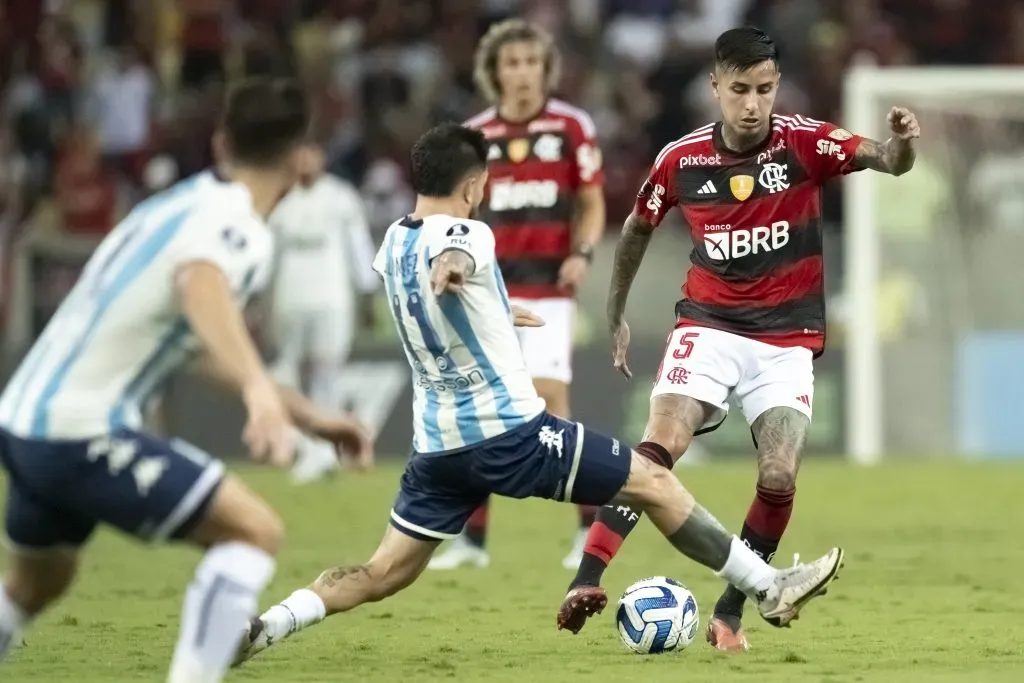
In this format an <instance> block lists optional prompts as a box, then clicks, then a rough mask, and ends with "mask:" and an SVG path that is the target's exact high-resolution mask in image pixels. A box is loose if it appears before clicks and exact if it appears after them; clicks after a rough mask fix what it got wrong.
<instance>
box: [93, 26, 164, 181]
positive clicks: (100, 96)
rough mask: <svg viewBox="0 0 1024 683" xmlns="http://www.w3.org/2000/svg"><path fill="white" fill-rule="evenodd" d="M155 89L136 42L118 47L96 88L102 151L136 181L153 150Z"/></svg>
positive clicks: (127, 175) (97, 117)
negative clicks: (151, 139) (152, 127)
mask: <svg viewBox="0 0 1024 683" xmlns="http://www.w3.org/2000/svg"><path fill="white" fill-rule="evenodd" d="M155 91H156V81H155V78H154V76H153V73H152V71H150V69H149V67H148V66H147V65H146V64H145V63H144V62H143V61H142V58H141V56H140V54H139V50H138V49H137V48H136V47H135V46H133V45H126V46H124V47H121V48H119V49H118V50H117V54H116V57H115V58H114V59H113V60H111V61H110V63H109V64H108V65H107V67H106V68H105V69H103V71H101V72H100V74H99V77H98V78H97V79H96V85H95V88H94V90H93V98H94V106H95V107H96V110H97V111H96V121H95V122H96V127H97V128H98V130H99V137H100V151H101V153H102V154H103V157H104V159H105V160H106V161H107V163H109V164H110V166H111V167H112V168H114V169H116V170H118V171H119V172H120V173H121V174H123V176H124V177H125V178H127V179H129V180H131V181H132V182H134V183H138V182H140V181H141V175H142V169H143V167H144V166H145V163H146V155H147V153H148V151H149V141H150V127H151V125H150V119H151V114H152V109H153V103H154V95H155Z"/></svg>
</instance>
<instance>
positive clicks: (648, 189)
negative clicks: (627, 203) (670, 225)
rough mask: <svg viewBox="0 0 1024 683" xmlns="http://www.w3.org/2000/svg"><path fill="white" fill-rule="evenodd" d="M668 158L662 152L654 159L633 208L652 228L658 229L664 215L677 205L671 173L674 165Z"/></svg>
mask: <svg viewBox="0 0 1024 683" xmlns="http://www.w3.org/2000/svg"><path fill="white" fill-rule="evenodd" d="M670 156H671V155H669V154H665V153H664V152H663V153H662V154H660V155H659V156H658V158H657V159H655V161H654V165H653V166H652V167H651V172H650V173H649V174H648V176H647V180H645V181H644V184H643V185H642V186H641V187H640V191H639V192H637V195H636V204H634V206H633V212H634V213H635V214H637V215H638V216H640V217H641V218H643V219H644V220H646V221H647V222H648V223H650V224H651V225H653V226H654V227H658V225H660V224H661V221H662V220H664V218H665V214H667V213H668V212H669V210H670V209H671V208H672V207H673V206H676V205H677V204H678V203H679V198H678V197H677V196H676V188H675V177H674V175H675V174H674V173H673V171H674V170H675V169H674V167H673V166H674V163H673V161H672V160H671V159H670V158H669V157H670Z"/></svg>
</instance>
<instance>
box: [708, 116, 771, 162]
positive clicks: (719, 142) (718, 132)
mask: <svg viewBox="0 0 1024 683" xmlns="http://www.w3.org/2000/svg"><path fill="white" fill-rule="evenodd" d="M711 143H712V144H713V145H714V146H715V151H717V152H721V153H722V154H724V155H725V156H728V157H733V158H734V159H746V158H747V157H753V156H757V155H758V154H760V153H761V152H763V151H764V150H766V149H768V146H769V145H771V144H772V128H771V127H769V128H768V135H767V136H765V139H764V141H762V142H761V143H760V144H759V145H757V147H751V148H750V149H748V150H746V151H745V152H737V151H736V150H733V149H729V147H728V146H726V144H725V139H724V138H723V137H722V122H721V121H719V122H718V123H716V124H715V127H714V129H712V131H711Z"/></svg>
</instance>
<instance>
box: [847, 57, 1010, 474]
mask: <svg viewBox="0 0 1024 683" xmlns="http://www.w3.org/2000/svg"><path fill="white" fill-rule="evenodd" d="M1022 95H1024V69H1019V68H1012V67H996V68H974V67H951V68H931V67H922V68H913V67H911V68H893V69H888V68H886V69H879V68H877V67H871V66H856V67H854V68H852V69H851V70H850V71H848V72H847V75H846V79H845V83H844V111H843V118H844V120H843V125H844V127H845V128H847V129H849V130H851V131H854V132H855V133H858V134H860V135H864V136H868V137H872V138H874V139H878V140H884V139H886V138H887V137H888V127H887V124H886V121H885V118H884V116H885V114H884V112H887V111H888V109H889V107H890V106H894V105H899V106H909V107H911V108H913V101H914V100H915V99H918V100H923V99H928V100H938V99H941V98H943V97H947V98H950V99H951V100H960V101H963V100H964V99H966V98H988V97H1007V96H1018V97H1020V96H1022ZM880 112H882V113H881V114H880ZM928 134H929V131H928V130H923V131H922V138H924V137H926V136H928ZM872 175H874V174H868V173H855V174H851V175H850V176H848V177H847V178H846V179H845V180H844V183H845V185H844V190H845V192H844V207H843V208H844V226H843V229H844V237H843V240H844V242H843V246H844V257H843V258H844V265H845V268H844V270H845V275H844V295H845V300H846V303H847V306H848V318H847V329H846V335H845V337H846V340H847V343H846V355H845V363H846V381H845V387H846V450H847V453H848V456H849V457H850V459H851V460H853V461H854V462H856V463H859V464H874V463H877V462H878V461H879V460H880V459H881V458H882V454H883V452H884V450H885V414H884V411H885V397H884V396H883V372H884V365H883V357H882V339H881V335H880V329H879V322H878V315H877V312H876V302H877V301H878V299H877V297H878V293H879V287H878V284H879V276H880V262H881V251H880V242H881V236H880V230H879V225H878V220H877V216H878V213H877V210H878V197H877V193H876V188H877V186H876V183H878V182H884V180H882V181H880V180H879V179H877V178H873V177H871V176H872ZM1022 220H1024V217H1022Z"/></svg>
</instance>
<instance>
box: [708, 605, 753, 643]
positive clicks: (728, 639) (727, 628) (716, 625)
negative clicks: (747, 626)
mask: <svg viewBox="0 0 1024 683" xmlns="http://www.w3.org/2000/svg"><path fill="white" fill-rule="evenodd" d="M706 637H707V641H708V644H709V645H711V647H713V648H715V649H716V650H720V651H722V652H745V651H746V650H747V649H749V648H750V644H749V643H747V636H746V635H744V633H743V626H741V625H740V620H739V617H734V616H732V615H717V614H716V615H715V616H713V617H711V619H710V620H709V621H708V630H707V633H706Z"/></svg>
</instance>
